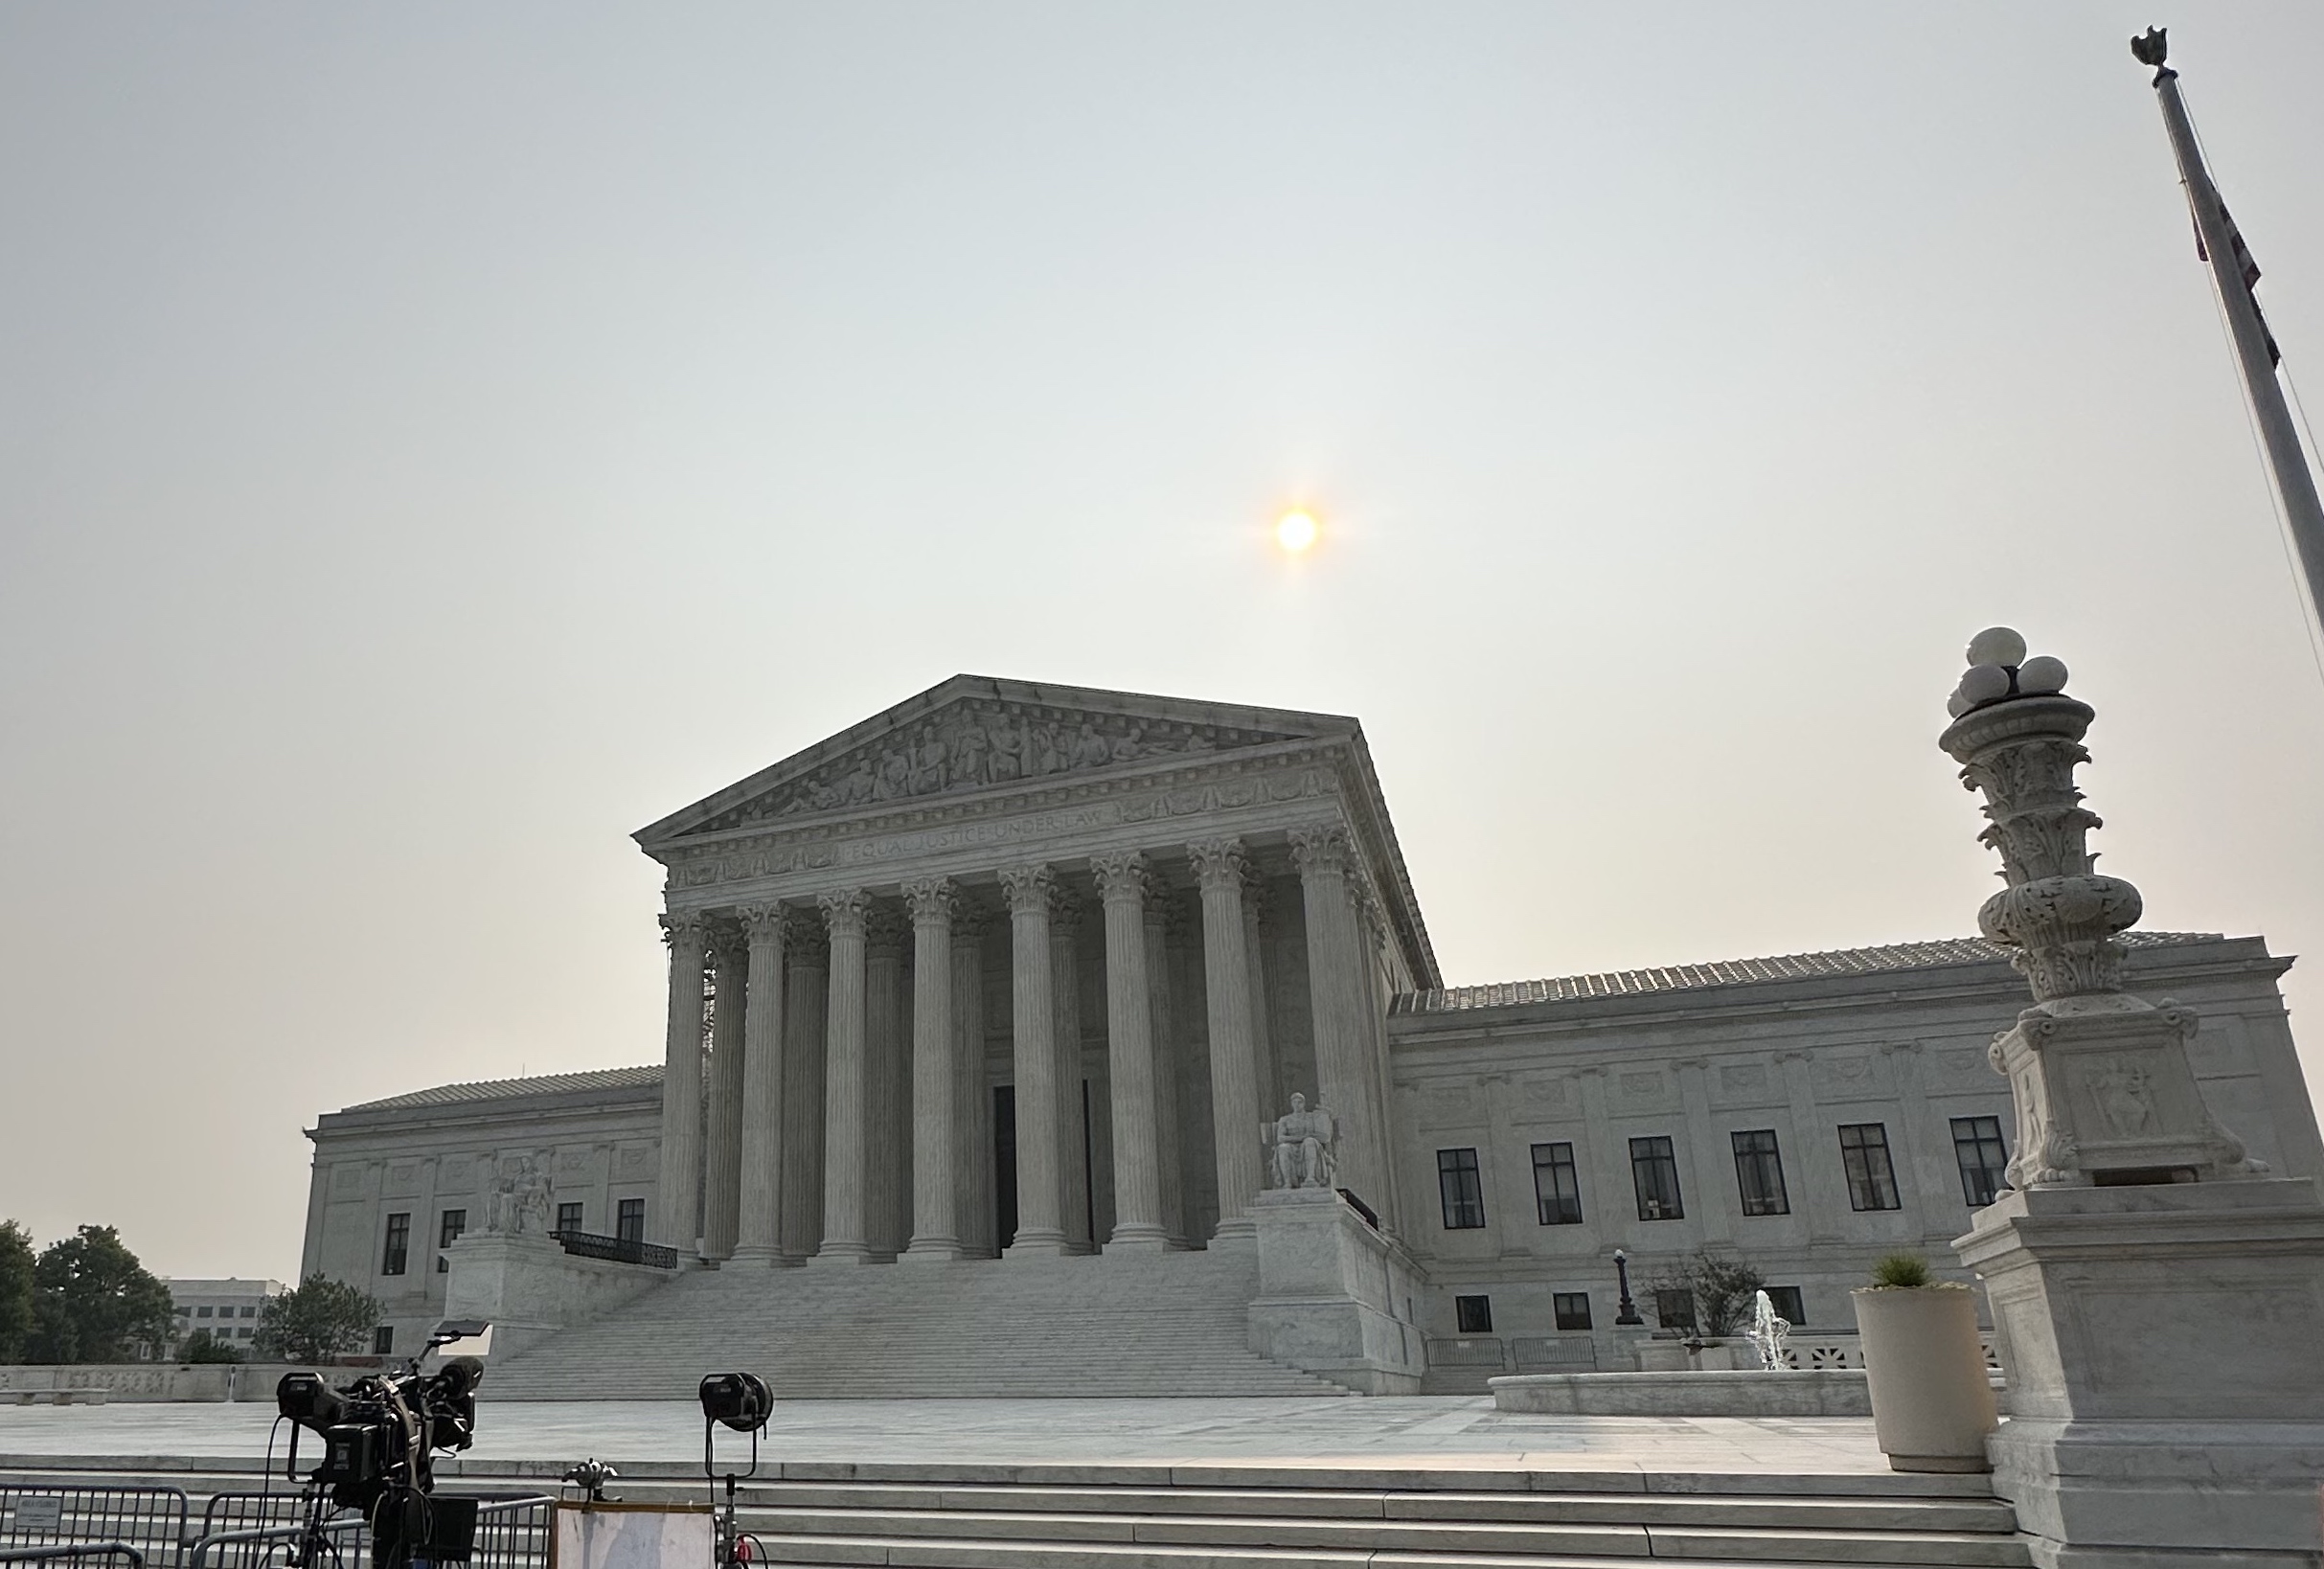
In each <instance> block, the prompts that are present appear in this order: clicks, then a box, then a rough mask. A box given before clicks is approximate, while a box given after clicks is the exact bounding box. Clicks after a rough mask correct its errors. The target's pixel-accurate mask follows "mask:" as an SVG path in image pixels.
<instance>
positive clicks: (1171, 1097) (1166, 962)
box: [1146, 882, 1190, 1248]
mask: <svg viewBox="0 0 2324 1569" xmlns="http://www.w3.org/2000/svg"><path fill="white" fill-rule="evenodd" d="M1174 898H1175V896H1174V895H1173V893H1172V891H1171V890H1170V889H1168V888H1166V887H1163V886H1162V885H1161V884H1159V883H1158V882H1157V883H1154V884H1152V885H1150V886H1149V888H1148V889H1147V898H1146V996H1147V1003H1146V1016H1147V1019H1148V1021H1149V1024H1150V1027H1151V1030H1152V1031H1153V1042H1154V1152H1155V1155H1156V1157H1157V1159H1156V1161H1155V1175H1156V1176H1157V1177H1158V1178H1159V1179H1160V1186H1161V1191H1162V1236H1163V1239H1164V1240H1166V1241H1167V1242H1169V1244H1170V1245H1171V1246H1172V1247H1174V1248H1183V1247H1185V1246H1186V1245H1187V1244H1188V1242H1189V1240H1190V1237H1189V1227H1188V1225H1187V1218H1186V1211H1187V1202H1186V1190H1187V1186H1188V1184H1187V1182H1186V1128H1185V1118H1184V1117H1183V1116H1182V1115H1181V1103H1180V1091H1181V1086H1180V1084H1179V1082H1178V1074H1179V1071H1180V1068H1181V1066H1182V1063H1181V1060H1180V1059H1181V1058H1182V1057H1184V1056H1185V1054H1184V1052H1183V1051H1181V1050H1180V1047H1179V1041H1178V1031H1179V1023H1178V1012H1177V1009H1176V1007H1175V1006H1173V1005H1174V1003H1175V999H1174V998H1173V996H1172V994H1171V949H1172V947H1173V945H1174V944H1172V942H1171V926H1172V924H1173V916H1174V915H1175V914H1176V913H1177V912H1176V911H1175V910H1174V909H1173V902H1174Z"/></svg>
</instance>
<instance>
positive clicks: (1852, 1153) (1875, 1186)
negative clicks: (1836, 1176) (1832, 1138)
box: [1840, 1123, 1904, 1210]
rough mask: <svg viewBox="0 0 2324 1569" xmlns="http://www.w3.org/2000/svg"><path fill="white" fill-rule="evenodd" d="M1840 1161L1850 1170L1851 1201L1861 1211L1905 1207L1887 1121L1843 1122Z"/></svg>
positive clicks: (1849, 1190) (1849, 1188) (1849, 1194)
mask: <svg viewBox="0 0 2324 1569" xmlns="http://www.w3.org/2000/svg"><path fill="white" fill-rule="evenodd" d="M1840 1164H1841V1165H1842V1166H1845V1167H1846V1168H1847V1169H1848V1202H1849V1204H1850V1205H1851V1206H1852V1207H1854V1208H1856V1209H1859V1210H1901V1209H1902V1208H1903V1207H1904V1206H1903V1204H1902V1202H1900V1201H1899V1200H1898V1198H1897V1169H1896V1166H1895V1165H1894V1164H1893V1163H1892V1162H1891V1161H1890V1160H1889V1158H1888V1127H1887V1125H1886V1124H1884V1123H1842V1124H1841V1125H1840Z"/></svg>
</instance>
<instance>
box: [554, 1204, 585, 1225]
mask: <svg viewBox="0 0 2324 1569" xmlns="http://www.w3.org/2000/svg"><path fill="white" fill-rule="evenodd" d="M557 1229H558V1231H571V1232H578V1231H580V1230H581V1206H580V1205H579V1204H559V1205H558V1206H557Z"/></svg>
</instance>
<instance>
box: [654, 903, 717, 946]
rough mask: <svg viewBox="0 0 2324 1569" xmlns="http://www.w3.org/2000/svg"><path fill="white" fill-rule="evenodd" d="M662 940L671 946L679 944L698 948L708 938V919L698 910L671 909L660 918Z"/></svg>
mask: <svg viewBox="0 0 2324 1569" xmlns="http://www.w3.org/2000/svg"><path fill="white" fill-rule="evenodd" d="M661 921H662V941H663V942H665V943H667V944H670V945H671V946H672V948H675V947H677V946H679V945H680V944H685V945H687V946H690V947H693V948H695V950H697V951H698V950H700V949H701V947H702V946H703V945H704V944H706V943H707V942H708V941H709V938H710V920H709V918H708V917H707V916H705V915H703V914H702V912H701V911H699V910H672V911H669V912H668V913H666V914H665V915H663V916H662V918H661Z"/></svg>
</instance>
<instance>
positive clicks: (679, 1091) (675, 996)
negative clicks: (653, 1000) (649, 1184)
mask: <svg viewBox="0 0 2324 1569" xmlns="http://www.w3.org/2000/svg"><path fill="white" fill-rule="evenodd" d="M707 935H708V934H707V932H706V931H705V929H704V924H703V921H702V918H701V917H700V916H699V915H695V914H690V913H678V912H672V914H670V915H666V916H664V917H662V941H664V942H665V943H667V944H670V1021H669V1030H668V1033H667V1034H666V1035H664V1037H663V1044H662V1169H661V1172H660V1176H659V1179H658V1180H657V1181H656V1182H655V1183H654V1185H653V1239H654V1240H657V1241H667V1243H668V1244H669V1245H670V1246H672V1247H674V1248H676V1249H677V1250H678V1252H680V1253H681V1254H692V1253H693V1252H694V1251H695V1244H696V1242H697V1241H698V1240H699V1239H700V1237H701V1231H700V1229H699V1227H698V1226H697V1225H696V1224H695V1221H696V1217H697V1216H698V1214H699V1211H698V1210H697V1209H696V1207H695V1206H696V1200H697V1198H698V1197H699V1195H700V1193H701V1185H702V950H703V945H704V943H705V940H706V937H707Z"/></svg>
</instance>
